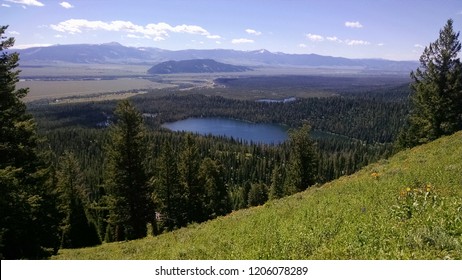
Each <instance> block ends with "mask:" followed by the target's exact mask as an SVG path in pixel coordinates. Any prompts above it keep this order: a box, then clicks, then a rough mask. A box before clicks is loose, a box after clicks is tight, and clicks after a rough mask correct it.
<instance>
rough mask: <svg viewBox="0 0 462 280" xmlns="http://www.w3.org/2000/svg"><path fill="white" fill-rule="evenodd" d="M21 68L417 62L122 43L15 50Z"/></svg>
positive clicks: (412, 65) (401, 67)
mask: <svg viewBox="0 0 462 280" xmlns="http://www.w3.org/2000/svg"><path fill="white" fill-rule="evenodd" d="M14 51H16V52H18V53H19V54H20V58H21V64H22V65H41V64H53V63H84V64H92V63H101V64H107V63H110V64H146V65H153V64H158V63H161V62H165V61H169V60H175V61H180V60H191V59H213V60H216V61H218V62H221V63H228V64H234V65H244V66H284V67H348V68H358V69H365V70H368V69H369V70H383V71H407V72H408V71H410V70H415V69H416V67H418V65H419V64H418V62H417V61H393V60H385V59H349V58H343V57H333V56H323V55H317V54H287V53H281V52H270V51H268V50H265V49H262V50H255V51H238V50H231V49H204V50H197V49H188V50H177V51H171V50H164V49H159V48H139V47H127V46H123V45H121V44H119V43H107V44H98V45H96V44H73V45H53V46H48V47H33V48H28V49H20V50H14Z"/></svg>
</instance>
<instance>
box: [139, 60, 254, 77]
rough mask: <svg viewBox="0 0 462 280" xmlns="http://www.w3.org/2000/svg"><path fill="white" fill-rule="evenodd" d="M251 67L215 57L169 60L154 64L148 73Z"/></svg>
mask: <svg viewBox="0 0 462 280" xmlns="http://www.w3.org/2000/svg"><path fill="white" fill-rule="evenodd" d="M250 70H252V69H250V68H249V67H245V66H237V65H231V64H225V63H220V62H217V61H215V60H213V59H190V60H181V61H175V60H169V61H165V62H161V63H159V64H156V65H154V66H153V67H151V68H150V69H149V70H148V74H174V73H217V72H245V71H250Z"/></svg>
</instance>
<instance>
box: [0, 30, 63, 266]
mask: <svg viewBox="0 0 462 280" xmlns="http://www.w3.org/2000/svg"><path fill="white" fill-rule="evenodd" d="M6 29H7V26H2V27H0V40H1V42H0V52H1V54H0V155H1V156H0V189H1V198H0V215H1V216H0V258H2V259H3V258H5V259H19V258H30V259H39V258H44V257H47V256H48V255H49V254H50V253H56V252H57V249H58V248H59V227H58V225H59V220H60V216H59V212H58V209H57V206H56V203H55V201H56V195H55V186H54V184H53V180H52V174H51V170H50V169H49V167H48V166H49V165H48V164H47V163H46V158H45V157H44V155H43V154H42V153H41V152H40V150H39V138H38V135H37V132H36V126H35V122H34V119H33V118H32V116H31V115H29V114H27V112H26V105H25V104H24V102H23V101H22V98H23V97H25V96H26V95H27V92H28V89H16V83H17V82H18V81H19V70H15V68H16V67H18V61H19V56H18V54H17V53H8V52H7V51H6V50H7V49H8V48H10V47H12V46H13V45H14V39H13V38H8V39H6V37H4V36H3V34H4V33H5V30H6ZM4 39H6V40H4Z"/></svg>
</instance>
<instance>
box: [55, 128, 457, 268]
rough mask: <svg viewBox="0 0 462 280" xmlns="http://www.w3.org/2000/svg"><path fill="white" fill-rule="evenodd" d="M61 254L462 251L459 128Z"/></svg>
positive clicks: (353, 255) (413, 254) (421, 255)
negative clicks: (180, 224) (355, 165)
mask: <svg viewBox="0 0 462 280" xmlns="http://www.w3.org/2000/svg"><path fill="white" fill-rule="evenodd" d="M56 258H57V259H462V132H459V133H456V134H455V135H452V136H449V137H444V138H442V139H439V140H437V141H435V142H433V143H430V144H428V145H424V146H420V147H417V148H415V149H412V150H408V151H404V152H401V153H399V154H397V155H395V156H394V157H392V158H391V159H389V160H387V161H382V162H379V163H376V164H372V165H370V166H368V167H366V168H364V169H363V170H361V171H360V172H358V173H356V174H354V175H352V176H348V177H342V178H340V179H339V180H336V181H333V182H331V183H328V184H326V185H323V186H321V187H313V188H310V189H309V190H307V191H305V192H303V193H300V194H297V195H294V196H291V197H288V198H285V199H281V200H278V201H273V202H269V203H267V204H266V205H264V206H261V207H256V208H252V209H247V210H243V211H238V212H234V213H232V214H230V215H229V216H226V217H222V218H219V219H216V220H214V221H210V222H207V223H204V224H200V225H191V226H189V227H188V228H184V229H181V230H178V231H175V232H171V233H168V234H164V235H161V236H158V237H147V238H145V239H142V240H136V241H130V242H122V243H111V244H104V245H102V246H98V247H95V248H85V249H78V250H61V251H60V252H59V254H58V256H56Z"/></svg>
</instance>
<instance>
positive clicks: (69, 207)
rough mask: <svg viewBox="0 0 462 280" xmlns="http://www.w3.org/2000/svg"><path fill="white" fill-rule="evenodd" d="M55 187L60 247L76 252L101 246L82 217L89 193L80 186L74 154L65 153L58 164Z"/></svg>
mask: <svg viewBox="0 0 462 280" xmlns="http://www.w3.org/2000/svg"><path fill="white" fill-rule="evenodd" d="M56 175H57V176H56V177H57V187H58V194H59V197H60V211H61V212H62V213H63V216H64V219H63V220H62V223H61V231H62V238H61V247H63V248H79V247H87V246H93V245H97V244H101V241H100V240H99V236H98V233H97V231H96V228H95V225H94V224H93V223H90V222H89V221H88V218H87V214H86V213H85V209H88V208H89V207H88V203H89V195H88V194H89V190H88V189H87V188H86V187H85V185H84V180H83V173H82V171H81V170H80V166H79V164H78V162H77V159H76V157H75V155H74V154H72V153H69V152H65V153H64V155H63V156H62V157H60V160H59V167H58V171H57V174H56Z"/></svg>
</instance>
